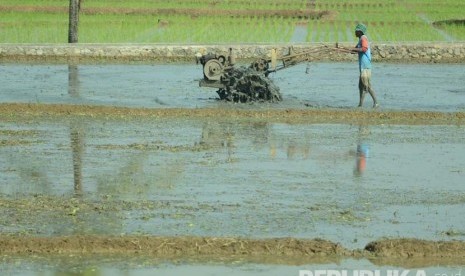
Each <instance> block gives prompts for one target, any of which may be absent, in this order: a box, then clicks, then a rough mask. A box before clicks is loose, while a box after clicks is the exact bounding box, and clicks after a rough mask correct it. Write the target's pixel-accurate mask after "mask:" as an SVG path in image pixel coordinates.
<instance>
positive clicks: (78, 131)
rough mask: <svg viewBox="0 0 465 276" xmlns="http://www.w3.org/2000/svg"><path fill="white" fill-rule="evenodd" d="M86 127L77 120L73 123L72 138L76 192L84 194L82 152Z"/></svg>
mask: <svg viewBox="0 0 465 276" xmlns="http://www.w3.org/2000/svg"><path fill="white" fill-rule="evenodd" d="M84 136H85V131H84V128H83V127H82V126H81V125H80V124H79V123H77V122H73V123H71V126H70V138H71V149H72V153H73V174H74V193H75V194H76V195H81V194H82V154H83V152H84Z"/></svg>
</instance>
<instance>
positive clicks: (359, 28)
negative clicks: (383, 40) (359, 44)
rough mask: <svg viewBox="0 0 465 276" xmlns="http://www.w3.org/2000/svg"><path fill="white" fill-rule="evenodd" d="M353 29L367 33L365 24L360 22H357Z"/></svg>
mask: <svg viewBox="0 0 465 276" xmlns="http://www.w3.org/2000/svg"><path fill="white" fill-rule="evenodd" d="M355 31H361V32H362V33H363V34H366V33H367V26H365V25H363V24H362V23H359V24H357V26H355Z"/></svg>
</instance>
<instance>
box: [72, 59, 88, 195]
mask: <svg viewBox="0 0 465 276" xmlns="http://www.w3.org/2000/svg"><path fill="white" fill-rule="evenodd" d="M79 89H80V85H79V69H78V66H77V65H75V64H69V65H68V94H69V95H70V96H71V97H73V98H77V97H79V93H80V91H79ZM84 134H85V133H84V128H82V127H81V126H80V125H79V124H78V123H76V122H73V123H71V126H70V138H71V148H72V151H73V174H74V193H75V194H76V195H80V194H82V153H83V148H84V146H83V145H84Z"/></svg>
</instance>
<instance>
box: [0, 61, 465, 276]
mask: <svg viewBox="0 0 465 276" xmlns="http://www.w3.org/2000/svg"><path fill="white" fill-rule="evenodd" d="M166 66H167V67H163V68H171V69H173V68H174V69H179V68H178V67H177V66H174V67H171V66H170V65H166ZM326 66H329V67H328V68H332V69H335V68H334V67H333V65H318V66H317V68H319V69H325V70H326V69H328V68H327V67H326ZM336 67H337V66H336ZM401 67H402V66H401ZM1 68H2V69H4V70H3V71H2V73H3V75H4V76H5V79H6V80H7V82H6V83H7V84H6V85H5V86H4V89H2V90H1V91H0V95H1V97H2V99H4V102H3V103H2V104H0V161H1V162H0V183H1V185H0V214H1V216H0V227H1V229H2V230H1V235H0V256H1V258H2V263H1V264H0V267H1V268H2V269H3V270H5V271H12V275H18V273H19V275H21V273H23V274H25V275H30V274H31V273H30V271H29V268H32V269H31V270H34V271H35V270H36V269H37V271H46V272H50V271H58V270H60V269H64V270H66V271H67V273H69V275H72V274H76V273H81V274H77V275H87V274H85V273H86V271H88V269H90V268H93V269H94V268H95V267H97V268H99V269H94V270H95V275H97V273H100V275H118V273H120V272H121V271H126V270H127V269H128V267H129V270H131V271H134V273H136V274H137V273H145V272H146V270H144V269H153V268H154V267H155V269H156V270H157V271H164V272H167V271H170V272H171V273H172V275H181V274H182V272H183V271H184V272H185V270H188V271H195V272H192V273H191V274H190V275H205V267H203V265H205V266H206V267H207V268H208V270H209V271H216V272H215V273H216V274H222V273H224V272H226V271H228V269H230V268H231V267H232V268H234V269H237V271H238V272H237V273H236V275H297V274H298V269H308V268H309V267H311V268H323V269H328V268H330V267H337V268H341V269H342V268H346V267H351V268H354V269H357V267H358V269H360V267H363V268H366V267H368V268H379V267H385V266H394V267H403V268H409V267H417V268H418V267H419V268H428V269H430V268H431V267H433V266H439V268H440V269H444V271H449V272H451V273H452V272H453V273H455V274H454V275H456V274H457V273H456V271H455V270H456V269H458V268H460V266H463V265H464V262H463V260H465V256H464V255H463V254H464V253H463V252H465V250H464V249H465V248H464V247H465V230H464V229H465V221H464V220H463V217H465V213H464V212H465V208H464V207H465V187H464V186H463V179H464V177H465V170H464V169H463V168H465V159H464V158H463V156H465V155H464V154H465V148H464V147H463V145H464V144H465V128H464V123H465V122H464V119H465V113H464V109H463V108H464V106H465V99H464V98H463V93H462V90H463V89H462V87H461V86H459V85H457V83H458V82H459V81H457V82H456V78H457V75H456V73H457V72H456V71H455V70H452V71H450V72H449V73H448V74H446V77H447V76H448V77H449V78H450V80H449V81H448V84H439V85H437V86H434V83H436V82H437V79H433V83H428V79H430V78H431V76H429V77H426V78H425V79H422V80H421V81H420V80H415V82H414V83H413V84H411V85H407V84H402V85H401V84H399V82H397V84H396V85H394V87H391V88H390V89H391V90H388V92H392V93H387V92H380V94H379V95H380V98H382V99H383V102H384V103H385V104H386V103H392V106H389V107H385V106H382V107H381V108H379V109H371V108H368V107H364V108H359V109H357V108H354V107H353V105H352V104H351V103H348V102H349V100H348V99H352V98H353V96H354V95H346V94H341V91H343V92H346V90H341V89H342V87H343V86H344V85H342V86H332V85H328V86H327V91H326V93H317V92H314V91H307V90H305V89H302V84H299V83H296V82H292V81H285V80H284V79H282V77H276V78H277V79H275V82H279V83H280V86H281V89H283V88H284V93H283V96H284V100H283V101H282V102H280V103H279V104H228V103H224V102H221V101H218V100H217V99H216V98H214V97H210V96H208V95H209V94H208V92H200V91H199V90H198V88H193V85H194V84H196V83H197V81H196V80H195V77H194V75H192V78H191V79H190V80H179V79H178V78H175V77H174V76H172V75H170V74H167V77H166V82H161V79H162V78H161V77H160V79H157V78H156V75H151V73H150V72H149V71H150V70H147V68H150V69H154V68H152V67H146V66H142V67H138V66H135V67H131V68H132V69H137V70H140V71H138V73H133V72H132V73H131V70H129V71H127V74H128V75H132V76H133V77H134V76H136V77H135V80H133V82H130V83H129V84H125V83H126V81H129V79H124V78H123V80H119V82H118V78H117V77H116V75H118V74H116V73H115V72H120V70H122V69H123V68H117V69H116V70H115V71H112V72H105V71H106V69H110V68H109V67H106V66H103V67H102V68H104V69H105V70H101V68H91V69H89V68H87V69H85V70H80V71H79V73H80V75H79V77H80V78H79V79H72V78H68V68H67V67H66V68H57V67H55V66H50V68H49V70H50V71H46V70H45V71H42V69H44V68H45V67H40V68H35V67H34V66H32V67H28V69H27V70H26V71H24V72H26V73H28V74H29V75H28V76H29V77H31V76H35V77H32V78H25V79H24V80H22V79H21V78H18V77H17V76H16V74H15V73H16V72H18V71H23V70H24V68H23V67H22V66H17V67H16V68H11V67H9V66H4V67H1ZM157 68H159V67H157ZM160 68H162V67H160ZM344 68H345V67H344ZM344 68H339V69H337V68H336V71H335V72H339V73H341V72H342V71H344ZM415 68H416V69H418V70H416V71H415V72H416V73H418V72H420V73H421V74H423V73H424V72H428V70H426V69H424V68H423V67H421V68H417V67H415ZM431 68H433V69H434V70H436V69H437V70H442V69H444V68H443V67H431ZM431 68H430V69H431ZM456 68H461V67H460V66H457V67H456ZM38 69H39V70H38ZM88 69H89V71H87V72H86V70H88ZM113 69H115V68H113ZM113 69H110V71H111V70H113ZM174 69H173V70H174ZM301 69H302V68H301ZM314 69H315V68H314ZM406 69H411V67H408V68H400V71H402V70H406ZM338 70H340V71H338ZM422 70H424V71H422ZM194 71H195V70H194ZM406 71H408V70H406ZM406 71H405V72H406ZM51 72H52V73H51ZM147 72H149V73H147ZM189 72H191V71H189ZM192 72H193V71H192ZM192 72H191V73H192ZM296 72H297V71H294V74H295V73H296ZM422 72H423V73H422ZM94 73H95V74H96V75H98V77H97V78H96V79H94V77H95V76H94ZM420 73H419V74H420ZM101 74H102V75H101ZM147 74H149V75H150V76H151V77H153V78H150V81H144V79H146V77H147V76H148V75H147ZM165 74H166V72H165ZM185 74H186V75H189V74H190V73H185ZM314 74H317V77H316V78H315V79H313V80H314V81H315V82H316V84H315V83H312V82H310V81H308V80H307V81H308V82H305V81H304V83H305V85H309V86H311V85H316V86H315V87H319V88H321V87H324V84H328V79H325V77H324V75H325V74H324V73H322V74H319V73H318V70H316V71H315V72H314ZM390 74H393V75H394V78H395V79H397V80H399V79H400V76H401V75H402V76H405V75H403V73H402V74H400V75H395V74H396V72H393V73H390ZM431 74H432V75H434V74H433V73H431ZM61 75H63V76H65V81H64V84H65V85H63V83H62V82H63V80H62V79H61ZM102 76H105V78H103V77H102ZM388 77H389V76H388ZM100 78H101V79H105V80H106V81H101V82H98V81H96V80H97V79H100ZM348 79H349V78H348ZM44 80H47V81H44ZM111 80H113V81H115V83H119V84H118V85H115V86H114V87H113V90H112V91H111V93H110V92H107V90H108V87H111V86H109V83H108V82H111ZM158 81H160V84H159V87H158V86H157V85H154V82H155V83H158ZM68 82H69V83H68ZM417 82H418V83H423V86H421V87H423V88H424V89H425V90H422V89H423V88H422V89H418V88H417V87H416V84H417ZM91 84H95V86H92V85H91ZM170 85H172V87H171V88H167V87H168V86H170ZM383 85H384V84H380V87H382V88H386V87H387V86H383ZM345 86H347V83H346V84H345ZM130 87H132V88H131V89H129V88H130ZM147 87H148V88H147ZM154 87H155V88H154ZM156 87H158V88H156ZM183 87H186V88H183ZM299 87H300V89H299ZM165 89H167V90H165ZM334 91H337V93H336V92H334ZM381 91H382V90H381ZM407 91H411V92H408V93H407ZM210 92H211V93H213V94H214V93H215V91H210ZM294 92H295V93H294ZM128 93H130V95H131V96H130V97H129V96H128ZM200 93H204V94H201V95H199V94H200ZM336 94H337V95H340V97H341V98H343V100H341V99H339V98H338V97H336ZM194 95H195V96H194ZM444 95H446V96H447V97H444ZM396 97H397V98H398V99H396V100H394V99H393V98H396ZM413 99H416V101H414V100H413ZM397 100H398V101H397ZM355 102H356V101H355ZM167 263H168V265H167ZM115 264H118V265H120V266H122V267H121V270H117V271H116V272H115V271H114V270H111V269H109V268H108V267H107V266H109V267H112V268H113V267H116V266H117V265H115ZM141 264H144V265H145V266H143V267H142V268H141V267H138V268H137V269H135V268H134V266H137V265H141ZM218 264H219V267H216V265H218ZM50 267H51V268H50ZM138 269H141V270H138ZM433 270H434V269H431V271H433ZM18 271H19V272H18ZM275 271H279V273H277V272H275ZM15 272H18V273H16V274H15ZM113 272H114V273H113ZM28 273H29V274H28ZM121 273H123V272H121ZM215 273H213V274H215ZM247 273H248V274H247ZM273 273H275V274H273ZM210 274H212V273H210ZM32 275H36V274H32ZM37 275H38V274H37ZM65 275H68V274H65ZM91 275H93V274H91ZM137 275H139V274H137ZM142 275H143V274H142Z"/></svg>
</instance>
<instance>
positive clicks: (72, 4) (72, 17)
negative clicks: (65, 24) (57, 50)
mask: <svg viewBox="0 0 465 276" xmlns="http://www.w3.org/2000/svg"><path fill="white" fill-rule="evenodd" d="M79 9H80V0H69V29H68V43H77V42H78V24H79Z"/></svg>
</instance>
